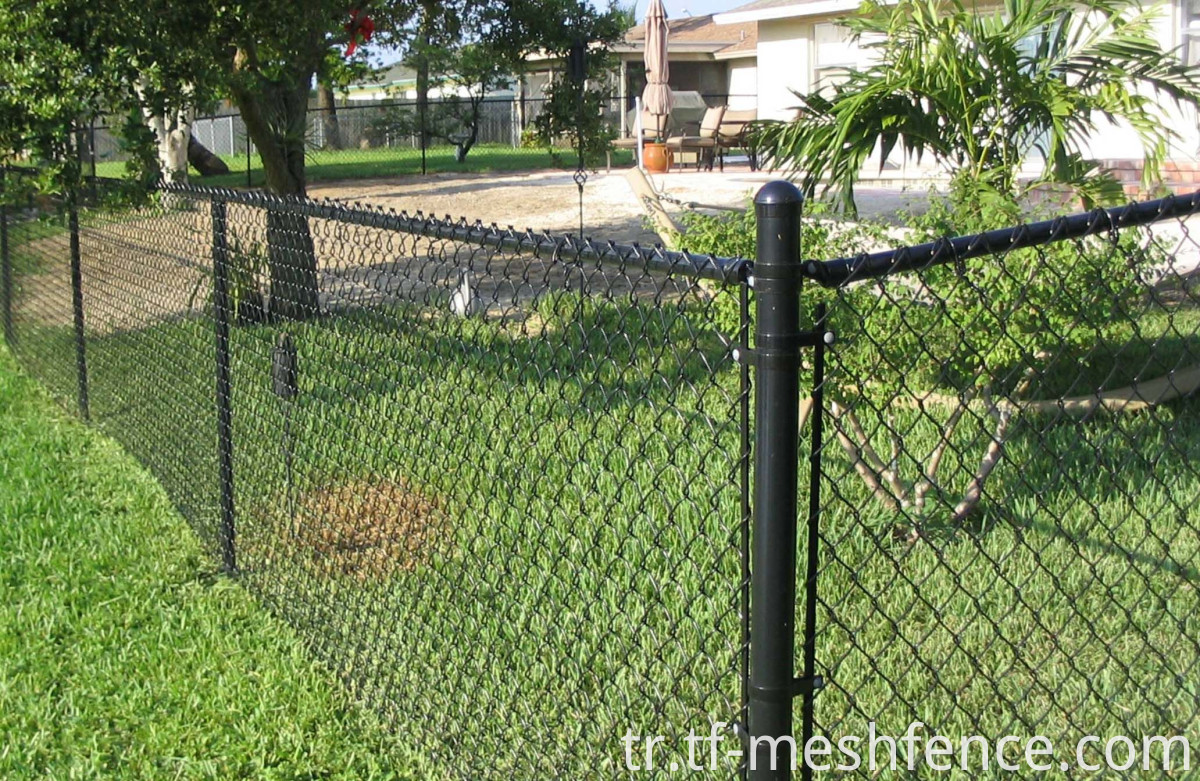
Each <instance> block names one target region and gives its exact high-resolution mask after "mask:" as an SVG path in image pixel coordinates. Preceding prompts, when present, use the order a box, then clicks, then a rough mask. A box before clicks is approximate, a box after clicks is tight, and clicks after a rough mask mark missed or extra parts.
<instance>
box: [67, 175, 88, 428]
mask: <svg viewBox="0 0 1200 781" xmlns="http://www.w3.org/2000/svg"><path fill="white" fill-rule="evenodd" d="M78 200H79V192H78V185H77V184H72V185H70V189H69V190H68V192H67V225H68V228H69V230H70V232H71V303H72V305H73V307H74V309H75V373H76V377H77V380H78V385H79V387H78V402H79V416H80V417H82V418H83V419H84V420H90V419H91V410H90V408H89V405H88V370H87V343H86V341H85V338H84V332H83V328H84V323H83V263H82V259H81V256H80V251H79V203H78Z"/></svg>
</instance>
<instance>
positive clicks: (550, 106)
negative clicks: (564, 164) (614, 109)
mask: <svg viewBox="0 0 1200 781" xmlns="http://www.w3.org/2000/svg"><path fill="white" fill-rule="evenodd" d="M549 3H550V4H552V5H556V6H557V7H558V9H559V10H558V12H557V13H556V14H545V13H542V14H537V15H531V16H530V17H529V18H527V19H525V20H524V23H525V24H527V25H529V28H530V29H531V30H535V31H537V32H536V34H535V35H533V36H531V37H532V38H533V39H534V40H537V41H540V42H541V49H542V51H543V52H544V53H546V54H547V55H549V56H551V57H555V58H558V59H561V60H562V61H563V62H568V61H569V60H570V56H571V51H572V49H573V48H575V49H578V48H579V47H582V48H583V50H584V51H586V56H585V57H584V61H583V66H584V72H583V74H582V75H583V77H584V78H583V79H578V78H576V77H575V74H572V73H570V72H569V69H566V70H557V71H556V72H555V73H554V76H553V79H552V80H551V82H550V84H549V85H548V87H547V92H548V96H547V99H546V102H545V104H543V106H542V111H541V113H540V114H539V115H538V117H537V119H536V120H535V124H534V133H535V137H536V138H537V139H538V140H539V141H540V142H541V143H543V144H544V145H546V146H547V147H550V146H553V145H554V144H555V143H556V142H561V141H568V142H569V143H570V144H571V146H573V147H574V148H576V149H577V150H579V151H580V152H581V154H582V156H583V158H584V160H585V161H589V162H595V161H596V160H598V159H602V157H603V154H604V153H605V152H606V151H607V150H608V148H609V143H610V141H611V134H612V129H611V127H610V126H609V124H608V123H607V122H606V121H605V120H604V117H603V116H602V109H603V107H604V103H605V100H606V98H607V96H608V94H609V93H610V92H611V76H612V73H613V69H614V62H613V59H612V57H611V55H610V54H609V48H610V47H611V46H612V44H613V43H615V42H616V41H617V40H618V39H619V38H620V37H621V36H622V35H624V33H625V30H626V29H628V28H627V27H626V26H625V18H624V15H623V12H622V11H621V9H620V8H619V7H617V6H615V5H610V6H609V7H608V8H607V9H606V10H604V11H600V10H597V9H596V8H595V7H593V6H591V5H588V4H581V3H576V2H574V0H549ZM564 19H567V20H570V22H569V23H568V24H563V23H562V20H564Z"/></svg>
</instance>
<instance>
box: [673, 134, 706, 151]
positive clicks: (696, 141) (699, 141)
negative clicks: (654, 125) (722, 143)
mask: <svg viewBox="0 0 1200 781" xmlns="http://www.w3.org/2000/svg"><path fill="white" fill-rule="evenodd" d="M716 145H717V139H715V138H705V137H704V136H672V137H670V138H668V139H667V146H669V147H671V148H672V149H682V148H684V147H686V148H688V149H712V148H713V147H715V146H716Z"/></svg>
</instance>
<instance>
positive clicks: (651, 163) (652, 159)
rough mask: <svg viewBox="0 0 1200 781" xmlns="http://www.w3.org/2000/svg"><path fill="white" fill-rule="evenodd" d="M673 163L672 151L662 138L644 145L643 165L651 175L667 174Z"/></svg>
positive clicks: (656, 138)
mask: <svg viewBox="0 0 1200 781" xmlns="http://www.w3.org/2000/svg"><path fill="white" fill-rule="evenodd" d="M672 162H673V160H672V155H671V150H670V149H667V144H666V141H665V140H664V139H662V138H661V137H655V139H654V140H653V141H647V142H645V143H644V144H642V165H643V166H644V167H645V168H646V170H647V171H648V172H649V173H652V174H665V173H666V172H667V171H669V170H670V169H671V163H672Z"/></svg>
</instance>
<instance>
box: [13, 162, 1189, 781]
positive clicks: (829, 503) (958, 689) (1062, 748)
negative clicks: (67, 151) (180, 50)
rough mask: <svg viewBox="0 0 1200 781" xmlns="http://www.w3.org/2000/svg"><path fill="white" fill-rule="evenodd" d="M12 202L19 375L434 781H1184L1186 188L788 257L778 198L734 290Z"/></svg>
mask: <svg viewBox="0 0 1200 781" xmlns="http://www.w3.org/2000/svg"><path fill="white" fill-rule="evenodd" d="M13 178H14V177H13V175H10V182H11V180H12V179H13ZM19 189H20V188H16V187H12V186H10V187H8V188H7V191H6V199H5V212H4V214H3V219H2V220H0V225H2V226H3V228H4V232H3V239H4V247H3V249H4V252H3V260H4V263H3V267H2V268H3V272H4V274H3V278H2V281H3V288H2V291H3V294H4V295H3V304H4V314H5V321H4V322H5V334H6V338H7V340H8V343H9V345H10V348H11V349H12V350H13V352H14V353H15V354H16V355H17V357H18V358H19V359H20V361H21V363H22V364H23V365H24V366H26V367H27V368H28V369H29V370H30V371H32V372H34V373H35V374H36V375H37V376H38V377H39V378H40V379H42V381H43V382H44V383H45V384H46V386H47V387H48V388H49V389H50V390H51V391H52V392H53V393H55V395H57V396H59V397H60V398H62V399H63V400H64V401H67V402H68V403H70V404H73V405H75V406H77V407H78V408H79V409H80V411H81V413H82V414H84V416H85V417H88V418H89V419H90V420H91V421H92V423H93V424H94V425H96V426H97V427H99V428H101V429H102V430H104V431H106V432H108V433H110V434H111V435H112V436H113V437H115V438H116V439H118V440H119V441H120V442H122V443H123V444H124V446H125V447H126V448H128V449H129V450H130V452H132V453H133V454H135V455H136V456H137V457H138V458H139V459H140V460H142V462H143V463H145V464H146V466H147V468H148V469H150V471H151V472H152V473H153V474H154V475H155V476H156V477H157V478H158V479H159V481H160V482H161V483H162V484H163V486H164V487H165V489H166V490H167V492H168V494H169V495H170V496H171V498H172V500H173V501H174V502H175V504H176V505H177V506H178V507H179V509H180V510H181V512H182V513H183V514H184V515H185V516H186V517H187V518H188V520H189V521H190V522H191V523H192V524H193V526H194V527H195V528H196V529H197V532H198V533H199V534H200V536H201V537H202V538H203V539H204V540H205V542H206V543H207V545H208V547H209V550H210V551H211V553H212V555H213V557H214V559H215V560H219V561H221V562H222V563H223V566H224V568H225V569H226V570H227V571H229V572H231V573H236V576H237V577H238V578H239V580H240V581H241V582H243V583H244V584H246V586H247V587H249V588H251V589H252V590H253V591H254V592H255V593H256V594H258V595H259V596H260V598H261V599H262V600H263V601H264V602H265V604H266V605H267V606H268V607H269V608H270V609H271V610H273V611H274V612H276V613H278V614H280V615H282V616H284V617H285V618H286V619H287V620H289V621H290V622H291V623H292V624H293V625H295V626H296V627H297V629H298V630H299V631H300V632H301V633H302V634H303V636H305V637H306V638H307V639H308V640H309V642H310V644H311V646H312V648H313V649H314V652H315V653H317V654H318V655H319V656H320V658H322V659H323V660H324V661H325V662H326V663H327V664H328V665H329V666H330V668H331V669H332V670H333V671H335V672H336V673H337V674H338V675H340V676H341V677H342V678H343V679H344V680H345V681H346V682H347V684H348V685H349V686H350V687H351V688H352V690H353V691H354V693H355V694H356V696H358V697H360V698H361V699H362V700H364V701H365V702H367V703H370V704H371V705H372V706H374V707H376V708H378V709H379V710H380V711H381V712H383V713H384V714H386V715H387V716H388V717H389V718H390V719H391V720H392V721H393V722H394V724H395V726H396V728H397V729H399V730H402V731H403V732H404V734H405V735H407V736H408V737H409V738H410V739H411V740H412V742H413V745H414V746H415V747H416V748H418V749H419V751H420V753H421V754H422V755H423V756H425V757H426V758H427V759H428V760H429V762H430V766H431V768H432V770H431V771H430V772H431V774H432V775H435V776H447V775H448V776H452V777H463V778H489V777H515V778H550V777H552V778H612V777H615V776H618V775H623V774H625V773H627V772H630V771H631V768H632V767H633V766H637V767H640V768H641V772H643V773H645V774H646V775H648V776H652V775H653V773H654V772H658V773H660V774H662V775H668V774H670V773H669V768H670V766H671V763H672V762H674V763H675V764H676V767H677V768H679V769H680V770H681V771H686V770H689V769H690V768H691V767H692V766H695V765H698V766H699V767H702V768H703V770H691V772H687V773H681V774H686V775H689V776H696V777H711V778H730V777H736V776H738V775H740V774H745V773H748V774H749V776H750V777H751V778H754V779H767V778H770V779H777V778H787V777H789V776H790V774H789V773H788V772H787V771H786V770H782V769H780V770H777V771H769V770H767V769H766V768H767V767H768V766H769V762H770V760H771V759H772V757H774V758H775V759H777V760H779V761H781V762H782V763H783V764H786V760H787V753H788V747H787V746H786V745H784V744H779V745H772V744H770V743H768V742H765V741H754V740H751V741H749V742H748V741H747V739H746V737H745V735H746V734H747V732H748V733H749V734H752V735H755V736H758V737H760V738H761V737H764V736H772V737H777V736H792V735H793V734H794V735H795V741H796V743H797V744H798V745H799V746H800V748H799V751H798V755H799V757H798V758H799V759H803V757H804V750H803V749H804V745H805V744H806V743H807V742H808V741H809V739H810V738H811V739H815V740H817V741H819V740H821V739H824V740H828V741H829V745H832V746H833V747H834V749H833V751H832V752H831V755H823V754H821V753H820V752H818V753H817V754H816V755H815V756H814V755H810V764H809V766H808V767H806V769H805V771H804V774H805V776H806V777H808V776H811V775H812V767H811V765H812V764H818V765H820V764H823V763H826V762H827V764H829V765H830V766H832V767H833V768H837V767H838V766H839V765H840V766H841V769H840V770H835V771H833V772H838V773H840V774H842V775H846V776H851V777H853V776H869V777H872V776H875V775H879V774H880V773H882V774H883V775H885V776H886V775H888V774H889V773H890V772H893V771H892V770H891V769H889V767H888V766H887V764H886V763H887V762H888V761H889V757H895V760H894V761H895V762H896V763H897V764H896V766H897V767H901V768H907V767H908V766H909V763H910V762H911V763H913V765H914V766H915V767H917V768H918V769H917V770H916V771H914V775H915V776H917V777H924V776H927V775H933V774H934V769H935V766H936V767H938V768H940V767H942V766H943V765H942V764H941V763H949V764H950V766H951V767H952V770H950V771H948V774H949V775H950V776H951V777H961V778H972V777H978V776H979V775H981V774H983V772H984V771H983V768H982V767H981V764H980V763H981V760H982V759H983V758H984V757H986V758H987V760H988V761H990V762H991V765H990V767H991V768H992V769H993V770H994V769H995V768H996V767H997V766H998V763H999V760H1000V758H1001V756H1003V758H1004V759H1005V760H1006V761H1007V762H1010V763H1013V764H1017V763H1020V762H1022V761H1023V759H1022V756H1021V754H1020V747H1021V746H1022V745H1024V743H1017V744H1015V745H1010V746H1009V748H1008V753H1007V754H1003V753H1002V754H997V753H996V750H997V749H996V747H997V742H998V741H999V739H1000V738H1002V737H1004V736H1008V735H1015V736H1021V737H1022V738H1025V739H1027V738H1033V737H1034V736H1044V737H1045V738H1046V739H1047V740H1048V741H1049V742H1050V744H1051V745H1052V746H1053V752H1052V754H1051V755H1050V758H1046V757H1044V756H1043V757H1039V760H1041V761H1044V762H1048V763H1050V764H1052V767H1050V769H1049V771H1048V772H1046V773H1040V774H1041V775H1049V776H1050V777H1063V778H1066V777H1076V776H1077V774H1078V773H1079V772H1081V768H1085V767H1086V766H1087V765H1088V764H1089V763H1090V764H1091V765H1093V766H1103V765H1104V763H1105V761H1106V759H1105V757H1104V749H1105V747H1106V744H1105V741H1107V740H1108V739H1109V738H1110V737H1112V736H1125V737H1127V738H1128V740H1129V741H1130V746H1131V747H1132V749H1131V751H1132V750H1134V749H1136V754H1135V755H1133V756H1132V758H1131V759H1130V763H1131V766H1132V765H1133V764H1136V768H1135V770H1137V771H1138V772H1146V773H1148V774H1150V775H1153V776H1156V777H1161V776H1163V775H1169V772H1168V771H1165V770H1163V769H1162V767H1163V762H1164V761H1165V762H1169V763H1171V768H1173V770H1171V771H1170V772H1174V773H1179V772H1180V768H1181V767H1182V766H1181V764H1180V762H1181V754H1180V752H1179V750H1178V748H1177V747H1176V748H1174V749H1172V748H1171V747H1169V746H1167V745H1166V744H1163V743H1161V742H1160V743H1153V742H1151V743H1149V744H1147V743H1145V741H1146V739H1147V738H1152V737H1155V736H1159V737H1163V738H1170V737H1172V736H1188V735H1190V734H1191V733H1192V732H1194V728H1195V727H1196V726H1197V719H1198V715H1200V707H1198V702H1200V701H1198V700H1197V698H1196V695H1195V692H1194V691H1193V689H1194V686H1193V684H1192V681H1193V680H1194V678H1195V675H1194V670H1195V667H1196V664H1197V661H1200V641H1197V639H1196V638H1197V633H1196V632H1195V631H1194V629H1195V627H1194V626H1193V623H1194V616H1195V615H1198V614H1200V610H1198V608H1200V604H1197V596H1196V582H1197V579H1198V578H1200V574H1198V572H1197V566H1198V565H1197V562H1196V556H1197V553H1198V552H1200V550H1198V548H1200V542H1198V541H1200V535H1198V534H1197V529H1198V527H1200V511H1197V509H1196V508H1197V506H1198V505H1197V498H1198V496H1197V494H1198V493H1200V469H1197V467H1196V465H1195V464H1196V458H1197V456H1200V428H1198V427H1197V426H1196V425H1195V423H1194V420H1195V419H1196V415H1195V411H1196V410H1195V407H1196V403H1197V402H1196V401H1195V399H1194V398H1193V396H1194V392H1195V390H1196V388H1197V387H1198V386H1200V334H1198V329H1200V306H1198V304H1200V302H1198V301H1197V295H1198V293H1197V288H1196V282H1195V281H1196V278H1197V277H1196V275H1197V270H1198V269H1200V244H1198V243H1197V242H1196V241H1195V240H1194V239H1193V230H1194V225H1195V224H1196V222H1195V221H1196V220H1197V217H1196V216H1195V215H1196V214H1197V213H1198V212H1200V194H1197V195H1192V196H1187V197H1173V198H1166V199H1162V200H1158V201H1152V202H1147V203H1142V204H1137V205H1133V206H1129V207H1124V208H1121V209H1110V210H1097V211H1091V212H1085V213H1080V214H1077V215H1074V216H1071V217H1067V218H1061V219H1057V220H1053V221H1049V222H1040V223H1030V224H1026V225H1022V226H1019V227H1015V228H1010V229H1004V230H997V231H992V232H989V233H983V234H978V235H972V236H967V237H963V238H957V239H944V240H939V241H936V242H933V243H929V244H922V245H915V246H910V247H906V248H903V249H900V250H889V251H885V252H878V253H875V254H864V255H860V256H856V257H848V258H843V259H835V260H828V259H816V260H812V261H803V262H802V261H801V257H803V248H802V247H801V246H800V235H801V230H800V228H801V220H800V217H801V215H800V200H799V197H798V193H796V192H795V190H794V188H791V187H790V185H785V184H781V183H776V184H771V185H768V186H767V187H765V188H764V189H763V191H762V192H760V194H759V197H758V199H757V201H756V208H757V212H758V231H759V244H758V254H757V257H756V258H755V259H754V260H753V262H751V261H748V260H738V259H731V258H716V257H700V256H694V255H689V254H686V253H673V252H666V251H662V250H649V249H646V248H639V247H633V246H621V245H616V244H611V243H596V242H590V241H589V242H581V241H579V240H575V239H572V238H567V237H551V236H547V235H540V234H531V233H515V232H511V231H503V230H499V229H497V228H495V227H489V226H485V225H481V224H478V223H471V222H468V221H466V220H461V221H457V222H454V221H442V220H435V219H429V218H426V217H423V216H421V215H406V214H397V213H392V212H383V211H376V210H370V209H362V208H357V207H355V208H348V207H346V206H344V205H341V204H337V203H331V202H315V201H307V200H298V199H282V198H276V197H273V196H268V195H265V194H261V193H245V192H236V191H232V190H216V189H205V188H196V187H186V186H180V187H170V188H166V189H163V190H162V191H160V192H159V193H158V194H157V195H156V197H155V198H153V199H152V200H151V202H150V203H149V204H147V203H145V202H140V203H139V202H129V201H116V202H114V201H112V200H111V199H110V200H108V201H107V202H106V201H105V199H106V195H105V191H106V190H107V188H106V187H100V188H98V189H99V191H100V192H99V195H100V202H99V203H97V204H95V205H87V206H83V205H80V204H77V203H76V202H75V201H74V200H73V199H72V198H66V199H62V198H58V197H54V196H44V195H37V194H33V193H22V192H20V191H19ZM751 330H753V331H754V339H753V342H752V341H751V338H750V331H751ZM752 375H753V377H754V384H753V388H752V387H751V384H750V379H751V376H752ZM752 390H753V393H751V391H752ZM752 457H753V458H752ZM752 460H753V468H751V467H752V464H751V461H752ZM752 510H753V512H752ZM751 640H752V642H751ZM912 722H922V724H923V725H924V726H923V727H920V728H917V729H916V732H917V734H918V740H919V741H920V740H923V741H924V744H922V743H920V742H918V743H917V748H916V749H912V748H911V747H908V748H906V746H905V744H904V742H903V741H898V740H894V739H893V740H892V741H891V743H890V747H889V744H888V743H887V742H883V743H880V744H878V745H876V746H875V748H874V749H871V748H870V744H868V740H867V736H868V735H869V734H873V733H878V734H880V735H890V736H892V737H893V738H897V737H899V736H902V735H904V734H905V732H906V731H908V730H909V729H910V726H909V725H910V724H911V723H912ZM872 724H873V725H874V726H873V727H872V726H871V725H872ZM738 725H747V727H745V728H742V727H740V726H738ZM872 731H873V732H872ZM692 734H694V735H713V736H716V737H715V738H714V740H713V742H712V743H711V744H710V743H708V742H704V743H700V744H694V745H691V746H690V745H689V743H688V741H687V738H688V736H689V735H692ZM631 735H632V736H637V740H635V741H633V742H631V743H627V742H625V740H624V738H626V736H631ZM969 735H977V736H981V737H982V738H983V739H985V740H987V741H989V743H988V747H986V748H981V747H980V746H979V744H978V743H970V742H964V741H962V738H963V737H964V736H969ZM1089 735H1096V736H1101V738H1102V739H1101V741H1100V742H1099V743H1098V744H1091V745H1089V746H1088V747H1087V748H1086V750H1081V751H1078V752H1077V751H1076V750H1075V749H1076V747H1077V745H1078V744H1079V741H1080V740H1081V739H1084V738H1086V737H1087V736H1089ZM651 736H661V737H662V738H663V739H662V741H661V742H660V743H659V744H658V746H657V748H656V747H655V745H654V743H653V742H649V741H648V738H650V737H651ZM847 736H857V737H858V738H859V739H860V740H859V742H857V743H847V742H845V741H844V740H843V738H845V737H847ZM934 736H946V737H947V738H949V739H950V740H952V741H954V743H952V744H951V747H952V753H951V755H949V756H947V755H945V754H942V755H939V756H937V757H935V760H934V765H933V766H931V764H930V763H929V762H927V761H926V758H927V757H928V756H929V754H928V753H927V752H925V751H924V746H926V745H929V744H931V743H932V744H933V745H938V747H939V748H941V746H940V745H939V744H937V743H935V742H934ZM710 746H711V750H712V753H711V754H710V753H709V750H710ZM963 746H965V747H966V748H963ZM1144 746H1145V747H1147V751H1145V752H1144V753H1143V752H1142V748H1143V747H1144ZM846 748H848V749H849V751H847V750H845V749H846ZM960 749H961V750H960ZM1000 750H1001V751H1002V752H1003V746H1001V747H1000ZM869 751H870V752H871V753H874V754H875V755H876V763H877V764H876V765H875V766H874V767H873V766H872V765H871V764H870V762H871V760H870V758H869ZM914 751H915V752H916V753H914ZM1172 751H1173V752H1174V753H1172ZM1126 753H1127V752H1126V751H1125V750H1124V748H1123V746H1118V751H1117V752H1116V754H1115V758H1116V760H1117V762H1116V766H1117V769H1115V770H1114V769H1110V772H1108V773H1107V775H1110V776H1115V775H1116V774H1117V772H1118V770H1119V769H1120V764H1121V763H1122V762H1124V761H1125V759H1126ZM852 754H853V755H852ZM651 755H653V761H654V763H655V764H654V767H655V768H656V769H657V770H656V771H651V770H650V769H649V768H648V767H647V763H648V762H649V761H650V757H651ZM713 758H715V762H714V761H712V759H713ZM856 759H857V763H856ZM749 762H753V763H754V768H753V769H750V768H748V767H747V764H748V763H749ZM878 763H884V764H883V766H882V768H881V767H880V766H879V764H878ZM921 768H924V769H921ZM989 772H990V771H989ZM1015 772H1016V775H1017V776H1019V777H1025V776H1030V775H1034V774H1035V768H1033V767H1031V766H1029V765H1028V764H1023V765H1019V767H1018V769H1017V771H1015ZM1089 772H1091V771H1089ZM938 774H939V775H940V774H943V773H938ZM1094 774H1098V775H1100V776H1104V775H1105V774H1106V771H1104V770H1099V771H1096V773H1094Z"/></svg>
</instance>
